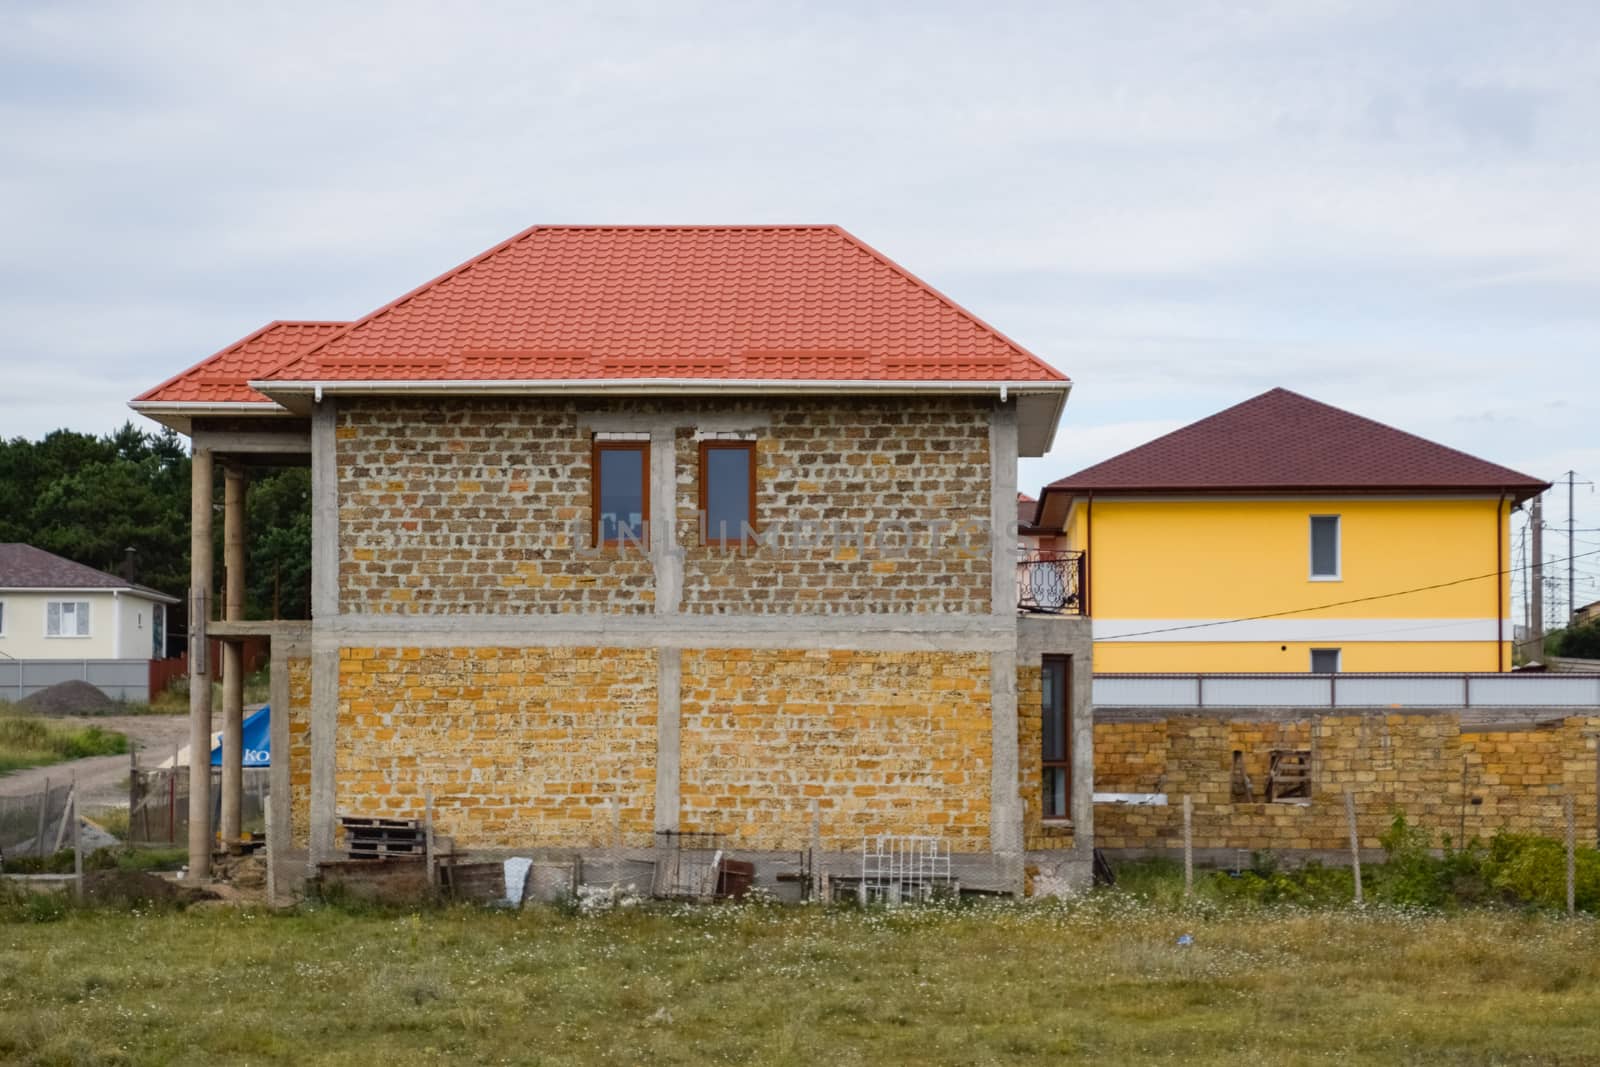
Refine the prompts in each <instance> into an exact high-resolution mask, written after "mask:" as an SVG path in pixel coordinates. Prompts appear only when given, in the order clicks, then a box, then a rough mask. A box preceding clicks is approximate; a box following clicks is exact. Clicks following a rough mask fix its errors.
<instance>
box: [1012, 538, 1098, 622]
mask: <svg viewBox="0 0 1600 1067" xmlns="http://www.w3.org/2000/svg"><path fill="white" fill-rule="evenodd" d="M1085 573H1086V572H1085V570H1084V559H1083V553H1082V552H1077V551H1073V552H1068V551H1062V550H1057V549H1047V548H1036V549H1030V550H1028V551H1025V552H1023V553H1022V556H1021V558H1020V559H1018V560H1017V610H1018V611H1021V612H1023V613H1024V614H1028V615H1082V614H1084V596H1083V593H1084V575H1085Z"/></svg>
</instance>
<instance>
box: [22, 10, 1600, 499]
mask: <svg viewBox="0 0 1600 1067" xmlns="http://www.w3.org/2000/svg"><path fill="white" fill-rule="evenodd" d="M1597 30H1600V13H1597V12H1596V11H1595V10H1594V9H1593V8H1592V7H1590V6H1587V5H1570V6H1555V7H1551V8H1547V9H1542V10H1541V12H1540V14H1539V16H1538V17H1530V16H1529V15H1527V14H1526V13H1523V12H1520V11H1511V10H1509V9H1507V10H1504V11H1500V10H1496V9H1494V8H1485V9H1478V10H1476V11H1475V12H1474V13H1473V14H1472V16H1471V17H1463V15H1462V12H1461V10H1460V9H1459V8H1458V6H1457V5H1453V4H1444V3H1418V4H1405V5H1397V4H1385V3H1377V2H1373V3H1343V2H1327V3H1317V4H1311V3H1299V4H1293V5H1281V6H1268V7H1265V8H1253V7H1243V6H1239V5H1205V4H1181V5H1179V4H1174V5H1167V6H1164V7H1163V8H1162V10H1160V12H1159V13H1157V14H1154V15H1153V14H1152V12H1151V10H1150V9H1149V8H1148V7H1146V6H1144V5H1137V6H1127V5H1123V6H1117V5H1088V4H1082V5H1032V4H1018V5H991V6H990V7H988V8H985V9H984V10H983V12H982V13H981V14H979V13H977V10H976V9H974V8H972V7H971V6H970V5H962V4H954V3H949V4H932V5H918V6H917V7H916V8H915V9H912V8H903V9H895V8H892V7H884V6H877V5H873V6H865V7H860V6H844V5H835V6H829V5H811V6H808V7H805V8H793V7H770V8H768V7H764V6H760V5H724V4H688V5H673V6H671V7H658V6H655V5H650V4H642V3H641V4H624V5H613V6H611V7H608V8H606V9H605V10H604V12H603V13H594V10H593V9H584V8H582V7H581V6H570V5H569V6H565V7H563V6H528V5H515V4H499V5H483V6H466V7H452V8H444V7H439V6H436V5H427V4H390V5H384V7H383V8H382V9H381V12H379V11H376V10H374V9H372V8H368V7H347V8H346V7H338V6H334V7H331V8H330V7H329V6H327V5H312V4H296V3H275V4H272V5H266V6H258V7H256V8H253V9H244V8H213V7H193V6H188V5H182V6H180V5H170V6H162V5H140V6H139V7H138V8H132V7H109V8H99V9H95V10H93V11H92V12H91V11H89V10H88V9H83V8H74V7H67V6H59V5H31V6H30V5H11V6H8V7H7V8H5V9H4V10H3V11H0V128H4V129H5V131H6V136H5V137H4V138H3V139H0V232H3V233H4V234H5V240H4V241H3V242H0V279H3V280H4V282H5V284H4V285H3V286H0V322H3V323H4V327H3V328H0V367H3V369H4V370H6V372H7V387H6V389H5V390H4V391H3V392H0V434H6V435H9V434H13V433H26V434H40V433H43V432H46V431H48V430H49V429H52V428H54V427H56V426H60V425H68V426H73V427H77V428H82V429H91V430H103V429H108V428H110V427H111V426H112V425H114V424H115V423H117V422H120V421H121V419H122V418H123V417H125V415H126V412H125V409H123V408H122V406H121V404H120V400H121V399H122V398H124V397H126V396H129V395H132V394H133V393H134V392H137V391H138V390H140V389H142V388H144V387H146V386H148V385H150V384H153V383H154V382H156V381H159V380H160V379H162V378H164V377H166V376H167V375H168V374H170V373H172V372H173V371H175V370H177V369H180V368H181V367H182V366H184V365H186V364H187V363H188V362H191V361H193V360H195V359H198V358H200V357H202V356H204V355H206V354H208V353H210V352H211V351H214V350H215V349H216V348H218V347H220V346H222V345H223V344H226V343H227V342H229V341H231V340H233V339H234V338H236V337H238V336H240V335H242V334H244V333H246V332H248V331H249V330H251V329H253V328H254V327H256V326H258V325H260V324H261V323H262V322H265V321H266V320H268V319H270V318H274V317H297V316H306V317H312V316H314V317H350V316H355V315H359V314H361V313H363V312H365V311H367V310H369V309H370V308H372V307H373V306H376V305H377V304H379V303H381V302H383V301H385V300H387V299H390V298H391V297H393V296H395V295H397V294H398V293H400V292H402V291H404V290H406V289H408V288H410V287H411V286H414V285H415V284H417V283H419V282H421V281H422V280H425V279H426V278H429V277H431V276H433V275H435V274H437V273H439V272H440V271H442V270H444V269H446V268H448V267H450V266H452V265H453V264H455V263H456V262H459V261H460V260H462V259H464V258H466V257H467V256H469V255H471V254H473V253H474V252H476V251H478V250H480V249H482V248H484V247H487V246H488V245H490V244H492V243H494V242H495V241H498V240H500V239H501V238H503V237H505V236H506V235H508V234H510V233H512V232H515V231H516V230H518V229H520V228H522V227H524V226H526V225H528V224H530V223H532V222H536V221H557V222H559V221H618V222H623V221H646V222H648V221H661V222H706V221H822V220H826V221H837V222H840V223H842V224H844V225H846V226H847V227H849V228H851V229H852V230H855V231H856V232H858V233H859V234H860V235H861V236H862V237H864V238H866V239H867V240H869V241H872V242H873V243H875V244H877V245H878V246H879V247H880V248H882V249H883V250H884V251H885V252H887V253H888V254H890V255H892V256H894V257H895V258H897V259H899V260H901V261H902V262H904V263H905V264H906V265H907V266H908V267H910V268H911V269H913V270H915V271H917V272H919V273H922V274H924V275H925V276H927V277H928V278H929V280H931V281H932V282H934V283H935V284H936V285H938V286H939V287H940V288H942V289H944V290H945V291H946V292H948V293H949V294H950V295H952V296H953V297H955V298H956V299H958V300H960V301H962V302H963V303H966V304H969V305H970V306H972V307H973V309H974V310H975V311H977V312H978V313H980V314H981V315H983V316H984V317H986V318H988V319H990V320H991V321H993V322H994V323H995V325H997V326H999V327H1000V328H1001V329H1003V330H1004V331H1006V332H1007V333H1008V334H1011V335H1012V336H1014V337H1016V338H1017V339H1018V340H1020V341H1022V342H1023V343H1025V344H1028V345H1030V346H1031V347H1033V348H1034V349H1036V350H1037V351H1038V352H1039V353H1040V354H1041V355H1043V356H1045V357H1046V358H1048V359H1050V360H1051V361H1052V362H1054V363H1056V364H1057V365H1059V366H1060V367H1062V369H1064V370H1066V371H1067V372H1068V373H1070V374H1072V376H1073V377H1074V379H1075V380H1076V382H1077V387H1076V389H1075V391H1074V394H1073V398H1072V401H1071V403H1070V404H1069V406H1068V409H1067V418H1066V422H1065V423H1064V425H1063V427H1062V431H1061V433H1060V435H1059V437H1058V442H1059V447H1058V449H1057V451H1056V452H1055V453H1053V454H1052V455H1051V456H1050V457H1048V458H1046V459H1043V460H1039V461H1030V462H1029V463H1028V464H1025V465H1024V468H1023V479H1022V481H1023V484H1024V485H1025V486H1026V485H1029V484H1030V483H1037V482H1042V481H1044V480H1047V479H1048V478H1053V477H1059V476H1060V475H1062V474H1066V473H1069V472H1070V471H1071V470H1074V469H1077V468H1078V467H1080V466H1084V465H1086V464H1088V463H1090V462H1093V461H1095V460H1098V459H1102V458H1105V457H1106V456H1108V455H1110V454H1112V453H1114V452H1115V451H1120V450H1121V449H1123V448H1126V447H1131V446H1132V445H1135V444H1138V443H1140V442H1141V441H1142V440H1144V439H1147V438H1148V437H1149V436H1154V435H1155V434H1156V433H1157V432H1160V431H1161V430H1163V429H1170V428H1172V427H1174V426H1177V425H1180V424H1182V423H1184V422H1188V421H1191V420H1192V419H1195V418H1198V417H1201V416H1203V415H1205V414H1208V413H1210V412H1211V411H1214V410H1217V409H1219V408H1222V407H1225V406H1227V405H1229V404H1232V403H1235V402H1237V401H1239V400H1241V399H1244V398H1245V397H1247V396H1250V395H1253V394H1254V393H1257V392H1260V391H1261V390H1263V389H1266V388H1269V387H1271V386H1273V385H1285V386H1288V387H1290V388H1295V389H1299V390H1301V391H1304V392H1308V393H1311V394H1312V395H1315V396H1317V397H1319V398H1320V399H1324V400H1328V401H1330V402H1333V403H1338V404H1342V405H1344V406H1348V407H1351V408H1354V409H1355V410H1358V411H1361V412H1363V413H1365V414H1370V415H1372V416H1374V417H1377V418H1382V419H1385V420H1386V421H1391V422H1394V423H1396V424H1398V425H1401V426H1402V427H1404V428H1406V429H1410V430H1413V431H1415V432H1418V433H1422V434H1424V435H1427V436H1432V437H1437V438H1438V439H1440V440H1443V441H1446V442H1447V443H1450V444H1455V445H1457V446H1459V447H1465V448H1470V449H1471V450H1474V451H1478V452H1481V453H1482V454H1484V455H1485V456H1486V457H1487V458H1491V459H1496V460H1499V461H1501V462H1505V463H1508V464H1511V465H1513V466H1519V467H1523V468H1525V469H1527V470H1529V471H1530V472H1531V473H1540V474H1545V475H1546V476H1549V475H1550V474H1552V473H1555V472H1556V471H1558V470H1564V469H1566V467H1567V466H1569V465H1575V464H1576V465H1579V469H1584V468H1585V467H1588V468H1596V467H1600V461H1597V459H1596V458H1595V456H1594V455H1593V451H1592V449H1591V448H1590V447H1589V445H1590V442H1591V441H1592V437H1593V431H1592V426H1593V423H1594V419H1593V402H1592V399H1591V398H1592V396H1593V387H1592V384H1590V383H1592V381H1593V379H1594V375H1595V371H1596V366H1597V361H1596V358H1595V345H1594V340H1593V339H1594V337H1595V336H1596V327H1597V326H1600V321H1597V320H1600V301H1597V299H1596V297H1597V295H1600V294H1597V292H1596V290H1597V288H1600V239H1597V238H1600V234H1597V232H1596V231H1597V227H1600V222H1597V221H1596V220H1600V210H1597V208H1600V203H1597V200H1600V122H1597V121H1596V120H1597V118H1600V85H1597V83H1596V82H1595V81H1594V78H1593V62H1592V49H1591V47H1590V46H1591V43H1592V41H1593V40H1594V38H1595V35H1596V31H1597ZM1586 386H1587V391H1586V388H1585V387H1586ZM1552 396H1557V397H1560V398H1562V399H1563V400H1564V401H1565V403H1566V404H1567V405H1568V406H1567V407H1566V408H1564V409H1556V410H1551V409H1547V408H1546V407H1545V404H1546V402H1547V401H1548V400H1549V398H1551V397H1552ZM1592 473H1595V474H1600V472H1592ZM1595 525H1600V522H1597V523H1595Z"/></svg>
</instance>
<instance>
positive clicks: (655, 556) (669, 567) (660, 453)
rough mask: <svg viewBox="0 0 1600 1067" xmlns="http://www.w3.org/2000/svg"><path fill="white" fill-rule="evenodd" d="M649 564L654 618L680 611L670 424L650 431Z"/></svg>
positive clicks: (679, 555)
mask: <svg viewBox="0 0 1600 1067" xmlns="http://www.w3.org/2000/svg"><path fill="white" fill-rule="evenodd" d="M650 511H651V514H652V515H653V516H654V518H652V519H651V522H650V526H651V530H650V562H651V566H652V567H653V569H654V571H655V584H656V614H657V615H676V614H678V612H679V611H680V610H681V609H682V607H683V554H682V553H681V552H680V551H679V549H678V439H677V431H676V430H675V429H674V427H673V425H672V423H670V422H667V423H664V424H662V425H659V426H652V427H651V428H650Z"/></svg>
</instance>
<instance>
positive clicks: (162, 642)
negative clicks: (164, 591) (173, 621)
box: [150, 604, 167, 659]
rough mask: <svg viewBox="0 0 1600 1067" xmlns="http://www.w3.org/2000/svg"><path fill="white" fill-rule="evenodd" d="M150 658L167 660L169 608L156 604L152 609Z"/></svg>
mask: <svg viewBox="0 0 1600 1067" xmlns="http://www.w3.org/2000/svg"><path fill="white" fill-rule="evenodd" d="M150 658H151V659H166V658H167V606H166V605H165V604H155V605H153V606H152V607H151V608H150Z"/></svg>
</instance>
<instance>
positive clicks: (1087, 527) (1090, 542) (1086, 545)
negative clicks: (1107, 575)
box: [1083, 489, 1094, 619]
mask: <svg viewBox="0 0 1600 1067" xmlns="http://www.w3.org/2000/svg"><path fill="white" fill-rule="evenodd" d="M1092 547H1094V490H1093V489H1091V490H1089V495H1088V496H1087V497H1085V498H1084V504H1083V614H1084V617H1085V618H1089V619H1092V618H1094V603H1093V602H1092V601H1091V600H1090V599H1089V595H1090V593H1091V591H1092V590H1093V589H1094V583H1093V582H1091V581H1090V580H1089V575H1090V573H1091V572H1093V570H1094V554H1093V553H1092V552H1090V551H1089V549H1091V548H1092Z"/></svg>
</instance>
